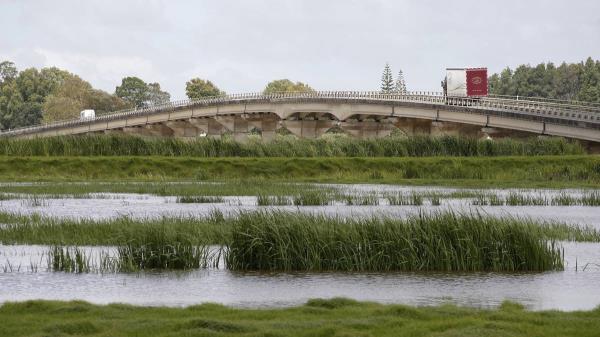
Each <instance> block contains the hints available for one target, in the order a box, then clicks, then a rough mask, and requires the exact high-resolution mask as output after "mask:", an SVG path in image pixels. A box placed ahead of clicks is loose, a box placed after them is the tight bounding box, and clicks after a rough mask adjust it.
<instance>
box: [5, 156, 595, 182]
mask: <svg viewBox="0 0 600 337" xmlns="http://www.w3.org/2000/svg"><path fill="white" fill-rule="evenodd" d="M250 178H252V179H264V180H268V181H269V182H277V181H279V182H282V181H293V182H338V183H341V182H349V183H356V182H371V183H401V184H435V185H452V186H466V187H492V186H498V187H511V186H514V187H598V186H600V157H597V156H539V157H493V158H488V157H473V158H467V157H464V158H450V157H440V158H437V157H432V158H219V159H202V158H189V157H0V181H77V180H79V181H157V180H168V181H177V180H180V181H181V180H203V181H226V180H231V179H238V180H240V179H250Z"/></svg>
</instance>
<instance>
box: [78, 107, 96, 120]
mask: <svg viewBox="0 0 600 337" xmlns="http://www.w3.org/2000/svg"><path fill="white" fill-rule="evenodd" d="M79 116H80V119H81V120H82V121H85V120H90V119H94V118H96V112H95V111H94V110H92V109H86V110H83V111H82V112H81V113H80V114H79Z"/></svg>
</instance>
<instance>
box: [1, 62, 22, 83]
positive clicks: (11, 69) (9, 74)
mask: <svg viewBox="0 0 600 337" xmlns="http://www.w3.org/2000/svg"><path fill="white" fill-rule="evenodd" d="M18 74H19V72H18V70H17V67H15V64H14V63H13V62H11V61H4V62H2V63H0V85H2V83H5V82H7V81H11V80H14V79H15V77H17V75H18Z"/></svg>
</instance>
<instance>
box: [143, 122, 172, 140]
mask: <svg viewBox="0 0 600 337" xmlns="http://www.w3.org/2000/svg"><path fill="white" fill-rule="evenodd" d="M144 127H145V128H146V130H148V132H149V133H150V134H151V135H152V136H157V137H172V136H173V134H174V132H173V129H171V128H170V127H168V126H167V125H165V124H164V123H156V124H146V125H145V126H144Z"/></svg>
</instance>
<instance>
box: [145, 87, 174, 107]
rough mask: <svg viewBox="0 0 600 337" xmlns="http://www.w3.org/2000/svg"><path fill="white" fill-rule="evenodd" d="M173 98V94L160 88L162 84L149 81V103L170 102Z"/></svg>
mask: <svg viewBox="0 0 600 337" xmlns="http://www.w3.org/2000/svg"><path fill="white" fill-rule="evenodd" d="M170 100H171V94H169V93H168V92H166V91H162V90H160V84H158V83H148V97H147V102H148V104H160V103H165V102H169V101H170Z"/></svg>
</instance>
